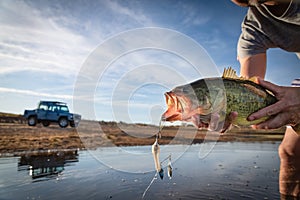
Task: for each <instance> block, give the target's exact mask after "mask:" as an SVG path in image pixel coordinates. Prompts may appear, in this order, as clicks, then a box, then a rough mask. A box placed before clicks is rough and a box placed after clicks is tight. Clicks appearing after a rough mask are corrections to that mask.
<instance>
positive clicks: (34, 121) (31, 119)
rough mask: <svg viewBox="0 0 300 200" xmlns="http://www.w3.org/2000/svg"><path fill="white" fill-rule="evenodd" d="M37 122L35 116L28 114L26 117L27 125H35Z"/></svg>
mask: <svg viewBox="0 0 300 200" xmlns="http://www.w3.org/2000/svg"><path fill="white" fill-rule="evenodd" d="M36 123H37V120H36V117H35V116H30V117H28V125H29V126H35V125H36Z"/></svg>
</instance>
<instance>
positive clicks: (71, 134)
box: [0, 120, 284, 156]
mask: <svg viewBox="0 0 300 200" xmlns="http://www.w3.org/2000/svg"><path fill="white" fill-rule="evenodd" d="M157 131H158V128H157V127H155V126H151V125H143V124H125V123H115V122H97V121H85V120H83V121H82V122H81V123H80V126H79V127H78V128H70V127H68V128H64V129H63V128H60V127H59V126H58V125H54V124H53V125H50V126H49V127H43V126H42V125H37V126H35V127H30V126H28V125H27V124H26V122H24V121H22V120H16V121H13V122H12V121H8V122H3V120H2V122H1V123H0V153H1V155H2V156H3V155H4V154H7V153H11V154H14V153H15V154H18V153H20V152H26V151H45V150H62V149H86V148H88V149H95V148H98V147H102V146H137V145H152V144H153V142H154V140H155V133H156V132H157ZM283 133H284V130H283V129H282V130H276V131H263V132H262V131H260V132H258V131H254V130H251V129H233V130H231V131H230V132H229V133H226V134H224V135H221V136H219V135H213V134H210V135H209V137H208V136H207V135H206V132H205V131H198V130H196V129H195V128H194V127H190V126H188V127H164V128H163V130H162V138H161V139H160V144H191V143H201V142H202V141H203V140H204V139H205V140H217V141H218V142H229V141H232V142H234V141H239V142H249V141H257V142H262V141H281V140H282V138H283ZM206 136H207V137H206Z"/></svg>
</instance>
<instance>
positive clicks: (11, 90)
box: [0, 87, 73, 99]
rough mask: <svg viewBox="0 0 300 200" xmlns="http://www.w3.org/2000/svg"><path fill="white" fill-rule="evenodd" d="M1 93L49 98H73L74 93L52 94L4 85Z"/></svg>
mask: <svg viewBox="0 0 300 200" xmlns="http://www.w3.org/2000/svg"><path fill="white" fill-rule="evenodd" d="M0 93H14V94H22V95H27V96H38V97H49V98H56V99H73V96H72V95H65V94H50V93H42V92H36V91H32V90H19V89H14V88H4V87H0Z"/></svg>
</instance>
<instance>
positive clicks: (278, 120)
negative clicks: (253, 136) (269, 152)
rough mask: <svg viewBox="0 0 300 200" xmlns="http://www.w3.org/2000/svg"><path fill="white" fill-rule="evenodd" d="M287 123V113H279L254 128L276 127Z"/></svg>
mask: <svg viewBox="0 0 300 200" xmlns="http://www.w3.org/2000/svg"><path fill="white" fill-rule="evenodd" d="M287 124H288V114H287V113H280V114H278V115H276V116H274V117H271V118H269V119H268V120H266V121H264V122H262V123H259V124H257V125H255V126H254V128H255V129H277V128H280V127H282V126H285V125H287Z"/></svg>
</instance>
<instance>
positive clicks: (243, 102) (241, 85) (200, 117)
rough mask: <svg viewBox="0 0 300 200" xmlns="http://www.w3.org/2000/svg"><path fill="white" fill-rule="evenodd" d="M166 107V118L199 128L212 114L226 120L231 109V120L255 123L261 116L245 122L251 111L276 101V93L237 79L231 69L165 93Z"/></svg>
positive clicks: (233, 122) (207, 123)
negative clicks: (236, 114)
mask: <svg viewBox="0 0 300 200" xmlns="http://www.w3.org/2000/svg"><path fill="white" fill-rule="evenodd" d="M165 96H166V102H167V105H168V110H167V111H166V112H165V113H164V114H163V115H162V119H163V120H165V121H177V120H180V121H190V122H193V124H194V125H195V126H196V127H198V128H203V127H204V128H207V127H208V126H209V124H210V121H211V119H212V118H213V117H212V116H214V115H218V121H219V122H226V120H228V117H229V115H230V113H231V112H234V111H236V112H238V116H237V117H236V118H235V119H234V121H232V122H231V123H232V124H234V125H239V126H247V125H252V124H257V123H259V122H262V121H264V120H266V118H262V119H259V120H255V121H248V120H247V118H248V116H249V115H250V114H252V113H254V112H256V111H258V110H260V109H262V108H264V107H266V106H268V105H271V104H273V103H275V102H276V101H277V100H276V98H275V96H274V95H273V94H272V93H270V92H269V91H267V90H266V89H265V88H263V87H262V86H260V85H258V84H257V83H255V82H254V81H252V79H251V80H248V79H244V78H240V77H238V76H237V75H236V73H235V71H234V70H233V69H231V68H229V69H225V70H224V73H223V76H222V77H217V78H204V79H200V80H197V81H195V82H192V83H190V84H186V85H183V86H178V87H176V88H174V89H173V90H172V91H170V92H167V93H165Z"/></svg>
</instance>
